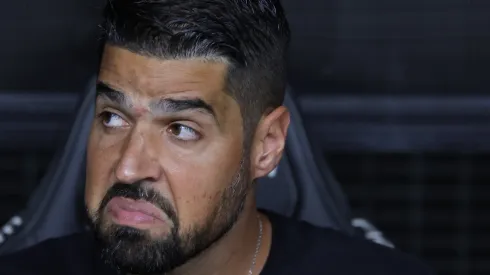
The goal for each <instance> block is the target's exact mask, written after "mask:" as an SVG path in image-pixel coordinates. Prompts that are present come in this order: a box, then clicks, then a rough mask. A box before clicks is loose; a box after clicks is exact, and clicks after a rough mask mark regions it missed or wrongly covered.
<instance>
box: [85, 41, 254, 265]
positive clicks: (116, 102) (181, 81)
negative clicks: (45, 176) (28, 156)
mask: <svg viewBox="0 0 490 275" xmlns="http://www.w3.org/2000/svg"><path fill="white" fill-rule="evenodd" d="M226 70H227V66H226V64H223V63H212V62H204V61H202V60H161V59H156V58H149V57H144V56H141V55H137V54H135V53H132V52H129V51H127V50H124V49H122V48H118V47H113V46H107V47H106V49H105V52H104V56H103V60H102V63H101V68H100V74H99V85H98V91H97V100H96V113H95V119H94V122H93V126H92V131H91V135H90V139H89V145H88V152H87V157H88V159H87V182H86V191H85V199H86V206H87V209H88V212H89V215H90V217H91V219H92V222H93V223H94V227H95V230H96V233H97V235H98V238H99V239H100V241H101V242H100V243H101V245H102V248H103V249H102V250H103V251H104V253H103V254H104V255H106V258H107V260H109V261H110V262H112V263H113V264H115V265H116V266H117V267H118V268H121V269H123V270H124V269H126V271H130V272H132V273H137V274H142V273H158V272H161V273H164V272H166V271H168V270H170V269H173V268H175V267H176V266H178V265H181V264H183V263H184V262H185V261H187V260H188V259H190V258H192V257H193V256H195V255H196V254H197V253H199V252H200V251H202V250H203V249H205V248H207V247H208V246H209V245H210V244H211V243H213V242H214V241H215V240H217V239H219V238H220V237H221V236H223V234H225V233H226V232H227V231H228V230H229V229H230V227H231V226H232V225H233V224H234V222H235V221H236V219H237V216H238V214H239V213H240V211H241V209H242V207H243V203H244V200H245V197H246V192H247V188H248V181H249V178H250V175H249V170H248V162H249V161H248V160H247V159H246V158H245V156H244V155H243V149H244V148H243V140H244V136H243V130H242V129H243V128H242V118H241V114H240V108H239V105H238V103H237V102H236V101H235V100H234V99H233V98H232V97H231V96H229V95H228V94H227V93H226V92H225V91H224V88H225V74H226ZM109 255H110V256H109Z"/></svg>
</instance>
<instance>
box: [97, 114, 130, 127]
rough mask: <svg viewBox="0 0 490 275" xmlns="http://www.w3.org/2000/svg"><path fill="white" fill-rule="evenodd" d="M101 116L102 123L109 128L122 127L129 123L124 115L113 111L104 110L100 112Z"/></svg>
mask: <svg viewBox="0 0 490 275" xmlns="http://www.w3.org/2000/svg"><path fill="white" fill-rule="evenodd" d="M100 117H101V121H102V123H103V124H104V126H105V127H107V128H120V127H125V126H127V125H128V123H127V122H126V121H125V120H124V119H123V118H122V117H120V116H118V115H116V114H114V113H111V112H103V113H101V114H100Z"/></svg>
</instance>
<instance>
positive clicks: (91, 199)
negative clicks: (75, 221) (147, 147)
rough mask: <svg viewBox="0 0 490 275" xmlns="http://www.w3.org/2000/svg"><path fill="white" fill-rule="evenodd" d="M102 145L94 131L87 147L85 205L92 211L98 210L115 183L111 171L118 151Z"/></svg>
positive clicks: (99, 137)
mask: <svg viewBox="0 0 490 275" xmlns="http://www.w3.org/2000/svg"><path fill="white" fill-rule="evenodd" d="M101 145H102V143H101V136H100V135H99V134H98V133H97V132H96V131H93V132H92V133H91V135H90V137H89V142H88V145H87V161H86V163H87V166H86V182H85V203H86V206H87V208H88V209H89V210H90V211H95V210H97V208H98V207H99V204H100V202H101V201H102V199H103V198H104V196H105V194H106V192H107V190H108V189H109V187H110V186H111V185H112V184H113V183H114V180H113V179H112V173H111V171H112V169H113V168H112V167H113V164H114V162H115V161H116V160H117V151H118V150H117V149H116V148H114V147H103V146H101Z"/></svg>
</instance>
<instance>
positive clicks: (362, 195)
mask: <svg viewBox="0 0 490 275" xmlns="http://www.w3.org/2000/svg"><path fill="white" fill-rule="evenodd" d="M283 4H284V6H285V8H286V11H287V14H288V16H289V20H290V23H291V27H292V31H293V40H292V46H291V52H290V55H289V57H290V69H289V71H290V82H291V85H292V87H293V88H294V90H295V91H296V93H297V94H298V96H299V105H300V106H301V108H302V110H303V111H304V114H303V115H304V117H305V121H306V124H307V127H308V131H309V133H311V135H312V137H311V138H313V139H315V141H316V142H317V144H318V145H319V146H320V147H319V148H318V150H323V152H324V156H325V158H326V159H327V161H328V163H329V165H330V166H331V168H332V170H333V171H334V173H335V175H336V177H337V178H338V180H339V181H340V182H341V184H342V187H343V189H344V191H345V192H346V194H347V197H348V198H349V200H350V203H351V206H352V208H353V212H354V215H355V216H362V217H366V218H368V219H369V220H371V221H373V222H374V223H375V224H376V225H377V226H378V227H379V228H380V229H381V230H382V231H383V232H384V234H385V235H386V236H387V237H388V238H389V239H390V240H392V241H393V242H394V243H395V244H396V245H397V247H398V248H400V249H402V250H404V251H406V252H409V253H412V254H415V255H417V256H418V257H420V258H422V259H423V260H425V261H426V262H428V263H429V264H430V265H431V266H433V267H434V268H435V269H436V270H437V271H438V272H439V273H440V274H448V275H468V274H472V275H478V274H490V249H489V247H490V234H488V232H489V231H490V219H488V218H487V212H490V185H489V184H488V181H490V170H489V169H488V168H490V69H489V66H490V16H489V13H490V1H486V0H389V1H388V0H371V1H363V0H303V1H294V0H283ZM1 5H2V8H0V180H1V182H0V224H2V223H4V222H5V221H7V219H9V218H10V217H11V215H12V214H14V213H16V212H17V211H19V210H20V209H22V208H23V207H24V206H25V203H26V201H27V199H28V197H29V195H30V193H31V192H32V190H33V189H34V188H35V187H36V184H37V183H38V182H39V179H40V178H41V177H42V176H43V174H44V172H45V169H46V168H47V166H48V165H49V163H50V160H51V159H52V158H53V156H54V155H55V154H57V153H58V151H59V150H58V149H59V148H60V145H62V144H63V143H64V141H65V139H66V137H67V134H68V131H69V129H70V124H71V122H72V120H73V118H74V115H75V111H76V108H77V105H78V104H79V99H80V97H81V95H82V92H83V91H84V89H85V85H86V83H87V81H88V78H89V76H90V75H91V74H93V73H94V71H95V68H96V66H97V64H96V48H97V24H98V22H99V15H100V9H101V7H102V6H103V5H104V3H103V1H95V0H84V1H82V0H45V1H34V0H25V1H8V2H3V3H2V4H1Z"/></svg>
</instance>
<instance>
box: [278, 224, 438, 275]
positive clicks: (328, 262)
mask: <svg viewBox="0 0 490 275" xmlns="http://www.w3.org/2000/svg"><path fill="white" fill-rule="evenodd" d="M270 218H271V223H272V226H273V232H274V233H273V234H276V236H273V242H276V243H275V244H273V249H274V252H275V253H278V254H279V256H280V257H282V258H283V259H281V262H285V261H288V262H290V263H294V265H295V266H300V269H301V272H302V274H305V275H306V274H308V275H309V274H312V275H313V274H315V275H316V274H349V275H356V274H359V275H360V274H363V275H364V274H380V275H384V274H386V275H388V274H389V275H391V274H396V275H409V274H410V275H429V274H432V273H431V271H430V269H429V268H428V267H427V266H425V265H424V264H423V263H422V262H420V261H419V260H417V259H416V258H414V257H411V256H409V255H406V254H404V253H402V252H400V251H398V250H395V249H391V248H388V247H384V246H381V245H379V244H376V243H372V242H370V241H367V240H364V239H361V238H356V237H350V236H347V235H345V234H343V233H341V232H337V231H335V230H331V229H325V228H319V227H315V226H313V225H310V224H307V223H305V222H297V221H293V220H290V219H287V218H283V217H279V216H275V215H273V216H270ZM274 227H275V228H274ZM276 251H279V252H276ZM271 254H272V253H271ZM276 260H277V259H276ZM291 268H292V269H294V268H295V267H294V266H292V267H291Z"/></svg>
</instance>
